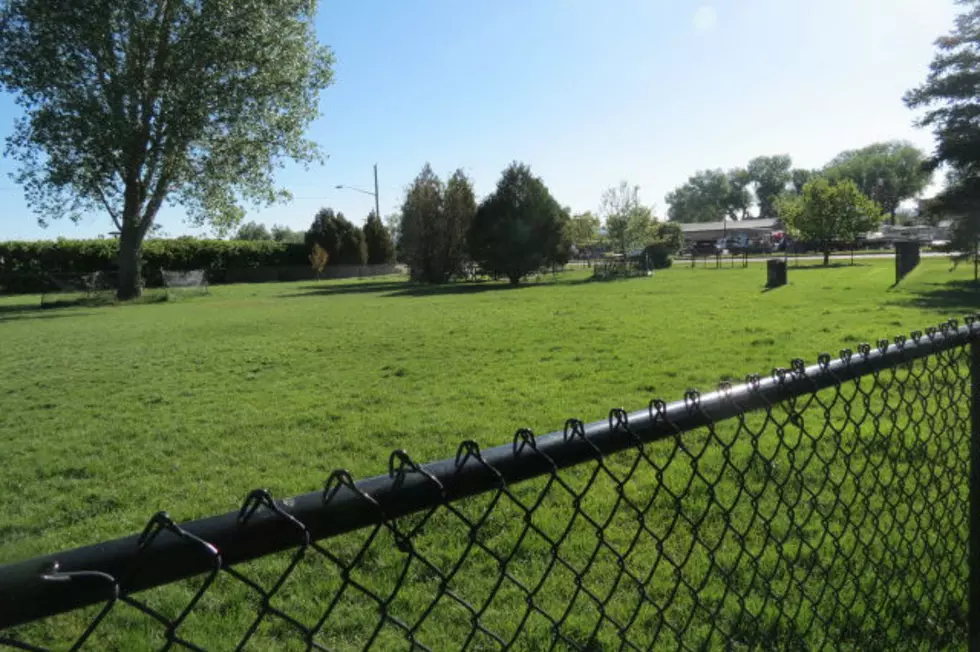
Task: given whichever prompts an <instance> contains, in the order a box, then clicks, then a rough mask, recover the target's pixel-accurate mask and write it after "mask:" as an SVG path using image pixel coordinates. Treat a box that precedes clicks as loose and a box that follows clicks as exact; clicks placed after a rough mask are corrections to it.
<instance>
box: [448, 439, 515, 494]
mask: <svg viewBox="0 0 980 652" xmlns="http://www.w3.org/2000/svg"><path fill="white" fill-rule="evenodd" d="M470 458H473V459H475V460H476V461H477V462H478V463H479V464H480V466H482V467H483V468H485V469H487V470H488V471H490V473H492V474H493V475H494V476H495V477H496V478H497V481H498V482H500V484H501V486H504V485H505V484H506V483H505V482H504V476H503V475H501V473H500V471H498V470H497V469H495V468H494V467H493V466H491V465H490V463H489V462H487V460H486V459H485V458H484V457H483V453H482V452H481V451H480V445H479V444H478V443H476V442H475V441H473V440H472V439H467V440H465V441H463V442H461V443H460V444H459V448H457V449H456V461H455V466H456V470H457V471H459V470H460V469H462V468H463V467H464V466H466V462H467V461H468V460H469V459H470Z"/></svg>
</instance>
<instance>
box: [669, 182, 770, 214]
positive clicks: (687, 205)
mask: <svg viewBox="0 0 980 652" xmlns="http://www.w3.org/2000/svg"><path fill="white" fill-rule="evenodd" d="M750 182H751V180H750V179H749V177H748V172H747V171H746V170H741V169H736V170H731V171H730V172H723V171H722V170H700V171H698V172H696V173H695V174H694V176H692V177H690V178H689V179H688V180H687V182H686V183H685V184H684V185H682V186H680V187H679V188H676V189H675V190H673V191H672V192H671V193H670V194H668V195H667V204H668V210H667V216H668V218H669V219H670V220H671V221H672V222H683V223H691V222H716V221H721V220H725V219H729V220H740V219H745V217H746V216H747V215H748V210H749V208H750V207H751V206H752V195H751V193H750V192H749V190H748V185H749V183H750Z"/></svg>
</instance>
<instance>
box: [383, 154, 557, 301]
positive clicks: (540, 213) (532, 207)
mask: <svg viewBox="0 0 980 652" xmlns="http://www.w3.org/2000/svg"><path fill="white" fill-rule="evenodd" d="M568 221H569V215H568V212H567V211H566V210H565V209H563V208H562V207H561V206H560V205H559V204H558V202H557V201H555V199H554V198H553V197H552V196H551V193H550V192H549V191H548V187H547V186H546V185H545V184H544V182H543V181H542V180H541V179H540V178H539V177H537V176H535V175H534V174H533V173H532V172H531V169H530V168H529V167H528V166H527V165H524V164H522V163H516V162H515V163H512V164H511V165H510V166H509V167H508V168H507V169H506V170H504V172H503V174H502V175H501V177H500V180H499V181H498V182H497V186H496V188H495V189H494V191H493V192H492V193H490V195H489V196H487V197H486V198H485V199H484V200H483V201H482V202H480V204H479V205H478V204H477V202H476V194H475V192H474V191H473V184H472V182H471V181H470V180H469V178H468V177H467V176H466V174H465V173H464V172H463V171H462V170H456V172H454V173H453V174H452V175H451V176H450V177H449V179H448V180H447V181H446V182H445V183H444V182H443V181H442V180H440V179H439V177H438V176H437V175H436V174H435V173H434V172H433V171H432V168H431V167H430V166H429V165H428V164H426V165H425V166H424V167H423V168H422V171H421V172H420V173H419V175H418V176H417V177H416V178H415V181H413V182H412V184H411V186H409V188H408V191H407V192H406V194H405V201H404V203H403V204H402V210H401V215H400V218H399V220H398V226H397V230H398V248H399V253H400V258H401V260H403V261H404V262H405V263H406V264H407V265H408V267H409V270H410V272H411V275H412V278H414V279H416V280H419V281H424V282H427V283H444V282H446V281H448V280H450V279H451V278H454V277H459V276H463V275H465V274H466V273H467V267H468V266H469V265H471V264H474V265H478V266H479V267H481V268H482V269H484V270H486V271H487V272H490V273H492V274H494V275H499V276H504V277H506V278H507V279H508V280H509V281H510V282H511V284H513V285H517V284H519V283H520V281H521V279H522V278H524V277H525V276H527V275H528V274H530V273H532V272H534V271H536V270H539V269H541V268H542V267H546V266H548V265H555V264H564V263H565V262H567V261H568V258H569V255H570V249H571V246H570V245H571V243H570V241H569V240H568V237H567V233H566V228H567V224H568Z"/></svg>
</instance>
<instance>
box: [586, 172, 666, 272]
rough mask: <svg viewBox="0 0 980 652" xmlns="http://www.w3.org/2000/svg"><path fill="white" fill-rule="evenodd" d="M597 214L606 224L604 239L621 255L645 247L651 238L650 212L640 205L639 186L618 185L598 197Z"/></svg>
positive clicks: (651, 222)
mask: <svg viewBox="0 0 980 652" xmlns="http://www.w3.org/2000/svg"><path fill="white" fill-rule="evenodd" d="M599 211H600V213H601V214H602V216H603V217H604V218H605V220H606V237H607V238H608V239H609V243H610V244H611V245H612V247H613V249H615V250H616V251H617V252H619V253H621V254H624V255H625V254H626V253H628V252H629V251H631V250H633V249H637V248H642V247H643V246H645V245H646V244H647V241H648V240H649V239H650V236H651V228H652V227H653V223H654V221H655V220H654V217H653V211H651V210H650V208H648V207H647V206H644V205H643V204H642V203H641V202H640V188H639V186H631V185H630V184H629V183H627V182H626V181H621V182H620V183H619V185H618V186H615V187H612V188H607V189H606V191H605V192H603V193H602V201H601V203H600V208H599Z"/></svg>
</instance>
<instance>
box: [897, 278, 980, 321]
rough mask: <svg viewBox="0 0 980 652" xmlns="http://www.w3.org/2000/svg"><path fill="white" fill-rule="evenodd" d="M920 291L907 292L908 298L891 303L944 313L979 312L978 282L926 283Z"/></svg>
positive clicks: (979, 291)
mask: <svg viewBox="0 0 980 652" xmlns="http://www.w3.org/2000/svg"><path fill="white" fill-rule="evenodd" d="M923 288H924V289H922V290H907V292H908V296H906V297H904V298H902V299H898V300H896V301H894V302H893V303H895V304H898V305H905V306H914V307H916V308H927V309H930V310H936V311H940V312H945V313H954V312H976V311H978V310H980V282H977V281H961V280H957V281H947V282H945V283H926V284H924V285H923Z"/></svg>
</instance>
